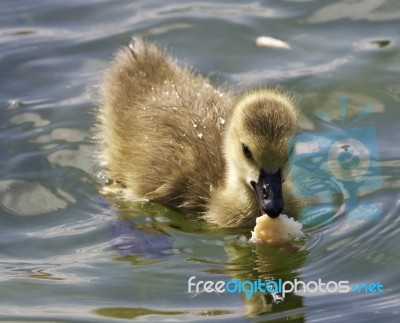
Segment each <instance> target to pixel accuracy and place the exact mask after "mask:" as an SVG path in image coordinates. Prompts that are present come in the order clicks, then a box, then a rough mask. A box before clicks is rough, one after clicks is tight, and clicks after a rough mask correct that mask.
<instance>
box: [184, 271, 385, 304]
mask: <svg viewBox="0 0 400 323" xmlns="http://www.w3.org/2000/svg"><path fill="white" fill-rule="evenodd" d="M187 286H188V290H187V291H188V293H189V294H195V295H199V294H202V293H207V294H210V293H217V294H221V293H229V294H233V293H244V294H245V295H246V298H250V297H251V296H253V295H254V294H255V293H264V294H265V293H270V294H278V295H280V296H281V297H282V299H283V298H284V297H285V295H286V294H288V293H302V294H315V293H316V294H321V293H322V294H326V293H328V294H329V293H330V294H336V293H350V292H356V293H365V294H371V293H372V294H378V293H383V284H381V283H380V282H372V283H359V284H354V285H352V284H350V282H349V281H348V280H341V281H338V282H336V281H333V280H330V281H328V282H323V281H322V279H318V280H317V281H313V280H312V281H308V282H304V281H302V280H299V279H295V280H294V281H283V280H282V279H281V278H279V279H276V280H273V279H271V280H262V279H260V278H259V279H257V280H254V281H250V280H244V281H241V280H239V279H231V280H229V281H227V282H225V281H222V280H219V281H217V282H214V281H211V280H206V281H203V280H197V279H196V276H192V277H190V278H189V279H188V285H187Z"/></svg>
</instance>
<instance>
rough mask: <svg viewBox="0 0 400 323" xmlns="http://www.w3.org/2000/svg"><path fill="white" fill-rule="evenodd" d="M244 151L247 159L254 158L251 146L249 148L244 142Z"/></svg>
mask: <svg viewBox="0 0 400 323" xmlns="http://www.w3.org/2000/svg"><path fill="white" fill-rule="evenodd" d="M242 151H243V155H244V156H245V157H246V158H247V159H249V160H252V159H253V155H252V153H251V151H250V148H249V147H248V146H247V145H245V144H242Z"/></svg>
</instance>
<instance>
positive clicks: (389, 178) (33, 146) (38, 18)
mask: <svg viewBox="0 0 400 323" xmlns="http://www.w3.org/2000/svg"><path fill="white" fill-rule="evenodd" d="M0 8H1V10H0V15H1V19H0V46H1V47H0V48H1V49H0V62H1V71H2V73H1V76H0V108H1V114H0V125H1V126H0V127H1V131H0V143H1V149H0V163H1V167H0V172H1V173H0V174H1V177H0V204H1V209H0V212H1V217H0V222H1V226H0V241H1V249H0V251H1V254H0V319H2V320H6V321H8V322H11V321H24V322H26V321H39V322H94V321H96V322H102V321H104V322H112V321H115V322H120V321H121V319H127V320H133V319H135V320H142V321H155V322H161V321H189V320H196V321H209V320H219V321H226V322H241V321H257V322H258V321H259V322H262V321H268V320H271V321H279V320H282V321H286V320H293V321H310V322H314V321H340V322H342V321H343V322H350V321H351V322H359V321H363V322H366V321H371V322H376V321H377V320H383V321H385V322H389V321H392V322H397V321H398V320H399V316H398V314H399V304H400V303H399V302H400V297H399V284H398V282H399V269H398V268H399V265H400V260H399V246H400V244H399V242H400V241H399V216H398V215H399V198H400V196H399V195H400V194H399V190H398V188H399V186H400V172H399V169H400V151H399V145H398V143H399V141H400V132H399V131H398V119H399V117H400V113H399V110H398V105H399V102H400V83H399V78H398V73H399V71H400V54H399V53H400V51H399V40H400V39H399V33H398V31H399V23H400V22H399V20H400V7H399V4H398V2H397V1H395V0H392V1H390V0H379V1H378V0H376V1H375V0H374V1H370V0H357V1H351V2H350V1H344V0H343V1H312V0H311V1H306V0H304V1H301V0H286V1H258V2H257V1H254V2H246V3H245V2H241V1H176V2H171V1H170V2H165V1H160V0H158V1H144V0H142V1H118V2H116V1H106V0H103V1H95V0H91V1H79V0H74V1H67V2H60V1H48V0H47V1H46V0H44V1H40V2H39V1H29V0H19V1H12V0H5V1H2V4H1V5H0ZM133 34H140V35H143V36H145V37H147V38H149V39H151V40H155V41H157V42H158V43H160V44H162V45H166V46H168V47H169V48H171V50H172V51H173V53H174V54H175V55H176V56H177V57H179V58H181V59H182V60H183V61H184V62H186V63H190V64H192V65H194V66H196V68H197V69H198V70H199V71H200V72H202V73H204V74H210V75H211V77H212V79H213V80H214V81H215V82H217V83H232V84H233V86H234V87H236V88H238V89H244V88H247V87H250V86H252V85H257V84H260V83H261V84H276V83H278V84H281V85H282V86H284V87H286V88H288V89H289V90H290V91H292V92H293V93H294V94H295V96H296V98H297V99H298V101H299V104H300V106H301V108H302V112H303V115H304V117H303V120H302V126H303V129H304V131H303V132H304V133H306V134H310V133H311V134H318V136H319V137H318V138H324V135H323V133H325V135H326V133H327V132H329V131H331V132H332V131H333V132H334V133H335V134H334V135H333V138H334V140H339V139H340V138H342V139H343V138H345V137H346V136H347V137H348V136H350V137H351V136H352V135H353V133H352V132H351V131H352V130H351V129H352V128H354V127H358V128H365V127H367V126H370V127H373V129H374V133H373V134H374V138H375V139H373V140H372V139H368V140H367V141H368V142H367V143H365V144H366V145H367V146H368V145H369V144H371V143H372V144H371V145H374V146H375V148H374V147H370V146H368V149H369V152H370V160H371V165H373V167H372V168H371V171H370V172H369V173H367V174H365V175H364V177H363V180H362V181H361V182H360V181H358V182H357V185H353V184H350V186H349V182H346V181H341V180H340V179H338V178H337V177H335V176H333V175H332V173H330V171H331V170H330V169H328V168H326V165H327V162H326V159H321V157H318V156H317V157H316V158H314V159H312V160H311V161H309V163H302V162H301V160H300V161H299V167H300V169H302V170H303V172H300V173H299V174H303V175H304V174H308V176H305V177H304V178H302V180H304V181H305V183H306V184H307V185H306V184H304V185H300V186H304V187H307V188H308V191H307V192H306V193H304V192H302V191H301V190H300V191H299V194H303V193H304V194H305V195H304V194H303V196H306V197H307V198H309V199H311V200H313V203H312V208H311V209H309V210H308V213H306V214H303V215H302V217H303V218H302V219H303V221H304V223H306V224H307V225H306V227H305V233H306V237H305V238H304V239H302V240H300V241H297V242H295V243H294V244H293V245H292V246H280V247H276V246H275V247H272V246H253V245H248V244H247V243H245V242H243V239H238V237H239V236H241V235H242V234H246V233H243V232H232V231H222V230H218V231H216V230H209V229H207V227H206V226H205V225H204V224H202V223H200V222H193V221H189V220H186V219H184V217H183V216H182V215H180V214H178V213H175V212H172V211H169V210H167V209H165V208H164V207H162V206H159V205H154V204H137V205H133V204H127V203H112V201H110V200H107V199H106V198H105V197H104V196H101V195H100V194H99V193H98V191H99V190H98V189H99V185H98V184H97V183H96V177H95V175H96V174H97V171H98V170H97V169H96V167H95V165H93V163H92V161H91V157H92V155H93V153H94V151H95V148H94V147H93V145H92V143H91V135H90V131H91V128H92V126H93V120H92V118H91V116H90V111H91V108H92V106H93V105H94V102H95V95H94V94H95V92H96V91H95V87H96V84H97V83H98V81H99V78H100V76H101V71H102V70H103V69H104V68H105V67H106V66H107V64H108V62H109V59H110V58H111V56H112V53H113V52H114V50H115V49H116V48H117V47H118V46H122V45H124V44H127V43H128V42H129V39H130V37H131V35H133ZM262 35H266V36H271V37H275V38H278V39H281V40H283V41H285V42H286V43H288V44H289V45H290V47H291V48H290V49H277V48H268V47H263V48H261V47H257V46H256V45H255V41H256V38H257V37H259V36H262ZM346 98H347V111H346V115H345V117H344V114H343V111H344V109H343V105H342V109H341V108H340V107H341V105H340V104H341V103H340V102H342V101H343V100H346ZM341 100H342V101H341ZM365 108H366V109H367V110H368V111H369V112H370V114H368V115H366V116H365V118H364V119H362V120H360V121H359V122H355V124H354V125H351V127H348V126H349V125H350V124H351V122H352V121H353V120H355V118H357V116H359V115H360V114H362V113H363V111H364V109H365ZM342 121H343V122H344V123H342ZM356 121H357V120H356ZM350 128H351V129H350ZM340 133H344V137H340V135H339V134H340ZM370 134H371V132H367V133H366V132H362V134H361V135H360V137H359V138H358V139H359V140H361V141H363V140H364V139H365V138H370V137H368V136H369V135H370ZM312 136H313V137H312V138H314V139H315V138H316V135H312ZM321 136H322V137H321ZM338 136H339V137H338ZM338 138H339V139H338ZM328 139H329V140H331V141H332V134H330V135H328ZM371 140H372V141H371ZM306 142H307V140H306ZM308 142H310V140H308ZM332 142H333V141H332ZM339 157H340V156H339ZM339 157H338V158H339ZM318 158H319V159H318ZM340 158H342V157H340ZM343 158H344V159H343V160H342V162H343V164H341V165H344V166H345V167H350V168H351V167H353V166H354V165H353V166H352V164H351V162H354V159H351V158H350V159H349V158H348V156H344V157H343ZM310 165H312V166H311V172H309V173H307V172H306V171H304V169H307V167H306V166H310ZM313 169H315V172H313V171H312V170H313ZM309 170H310V167H308V171H309ZM321 172H322V173H323V174H324V176H322V177H321V176H319V175H320V174H321ZM317 175H318V176H317ZM297 178H299V177H297ZM364 180H365V181H364ZM365 183H367V184H365ZM368 183H370V184H371V183H372V184H371V185H370V184H368ZM363 185H366V186H365V187H364V186H363ZM350 202H351V203H350ZM362 205H364V208H362V209H357V207H359V206H362ZM365 205H367V206H369V207H373V208H374V207H375V211H376V210H379V212H378V213H376V214H375V216H372V217H366V216H365V215H366V214H367V213H368V212H369V211H368V210H369V209H368V208H365ZM356 209H357V210H358V217H354V216H351V214H352V213H351V211H352V210H356ZM321 215H322V217H321ZM353 215H354V214H353ZM310 219H317V221H314V222H312V221H311V222H310ZM307 221H308V222H307ZM191 276H196V277H197V279H202V280H213V281H218V280H223V281H228V280H229V279H234V278H238V279H241V280H242V281H244V280H247V279H249V280H253V279H258V278H262V279H268V278H272V279H279V278H281V279H282V280H283V281H293V280H294V279H296V278H297V279H301V280H303V281H306V282H307V281H312V280H315V281H317V280H318V279H322V280H323V281H330V280H332V281H340V280H348V281H350V283H352V284H358V283H373V282H380V283H381V284H383V286H384V287H383V289H384V292H383V293H365V292H362V293H357V292H350V293H332V294H321V293H319V294H316V293H301V292H298V293H289V294H288V295H286V297H285V299H284V300H283V301H281V302H279V300H278V299H277V297H276V295H275V296H273V295H269V294H265V295H263V294H256V295H254V296H252V297H251V298H246V297H245V295H244V294H228V293H225V294H219V295H216V294H207V293H202V294H200V295H194V294H188V293H187V280H188V278H189V277H191Z"/></svg>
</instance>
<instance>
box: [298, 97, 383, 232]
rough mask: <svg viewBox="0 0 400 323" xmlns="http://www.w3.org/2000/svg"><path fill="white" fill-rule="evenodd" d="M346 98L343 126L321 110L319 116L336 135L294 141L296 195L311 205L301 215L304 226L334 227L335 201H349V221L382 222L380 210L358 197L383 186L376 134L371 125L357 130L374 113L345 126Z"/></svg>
mask: <svg viewBox="0 0 400 323" xmlns="http://www.w3.org/2000/svg"><path fill="white" fill-rule="evenodd" d="M347 101H348V99H347V97H339V108H340V115H341V122H340V124H336V123H335V122H334V121H333V120H332V119H331V118H330V117H329V115H327V114H326V113H325V112H324V111H323V110H321V109H317V110H316V111H315V115H316V116H317V117H318V118H319V119H321V120H323V121H324V122H326V123H328V124H329V125H330V126H331V127H333V128H335V130H332V131H325V132H318V133H311V132H310V133H301V134H299V135H297V136H296V137H295V138H294V141H295V143H294V145H295V146H294V148H295V149H294V153H293V155H292V157H291V177H292V181H293V189H294V193H295V195H296V196H297V197H299V198H300V199H304V200H306V203H307V204H308V205H307V206H306V207H305V209H304V210H303V211H302V213H301V215H300V221H301V222H302V223H304V224H310V225H317V224H323V223H330V222H331V221H332V219H333V212H334V203H333V201H334V196H335V194H339V195H341V196H344V197H345V207H346V209H345V211H346V215H347V218H348V219H350V220H378V219H380V217H381V209H382V205H381V204H379V203H368V202H363V201H361V200H360V196H361V195H362V194H365V193H367V192H369V191H372V190H374V189H377V188H379V187H381V186H382V180H381V176H380V175H381V170H380V163H379V152H378V144H377V139H376V131H375V128H374V127H372V126H364V127H356V124H357V123H358V122H360V121H361V120H363V119H364V118H365V117H367V116H368V115H370V114H371V112H372V108H371V107H369V106H366V107H364V109H363V112H362V113H360V114H359V115H358V116H357V117H356V118H354V119H353V120H351V121H350V122H348V123H346V112H347Z"/></svg>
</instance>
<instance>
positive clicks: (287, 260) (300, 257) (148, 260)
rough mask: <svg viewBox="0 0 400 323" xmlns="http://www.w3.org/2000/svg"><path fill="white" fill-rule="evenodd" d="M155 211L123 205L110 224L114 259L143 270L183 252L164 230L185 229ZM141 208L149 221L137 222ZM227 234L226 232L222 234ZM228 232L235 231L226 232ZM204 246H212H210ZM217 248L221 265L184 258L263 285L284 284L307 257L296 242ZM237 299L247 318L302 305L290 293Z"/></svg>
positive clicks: (114, 314) (206, 232)
mask: <svg viewBox="0 0 400 323" xmlns="http://www.w3.org/2000/svg"><path fill="white" fill-rule="evenodd" d="M154 207H155V205H154V204H153V203H137V204H131V206H130V207H127V205H124V207H123V209H121V210H119V212H120V214H119V216H118V218H117V219H116V220H115V221H113V222H112V226H113V232H114V233H113V239H112V240H111V245H112V248H113V249H115V250H117V251H118V253H119V254H120V256H119V257H116V258H114V260H117V261H127V262H130V263H131V264H132V265H134V266H137V265H141V266H143V265H152V264H156V263H159V262H162V261H165V260H166V259H167V258H168V256H169V255H172V254H177V253H180V252H187V251H186V250H179V249H176V248H174V241H173V239H172V235H171V234H170V233H169V231H171V229H172V230H179V231H180V232H187V231H188V229H187V228H186V229H185V228H184V229H182V228H181V227H180V225H179V224H178V222H180V221H179V220H178V221H177V219H176V218H175V219H174V216H171V217H168V216H167V215H168V214H172V215H175V216H176V214H175V213H174V212H164V213H163V214H164V216H163V218H162V219H159V220H158V221H157V220H156V219H157V213H158V212H159V211H157V208H155V209H154ZM152 208H153V213H152V212H151V211H150V210H151V209H152ZM158 208H159V206H158ZM144 210H146V213H145V214H146V215H147V220H148V221H150V222H145V223H140V214H142V212H144ZM129 214H130V215H129ZM149 215H151V218H149V217H148V216H149ZM180 217H181V216H180ZM181 220H182V219H181ZM187 222H188V220H185V219H183V221H182V222H181V223H186V225H188V224H187ZM193 223H196V225H195V226H194V227H192V231H194V232H200V236H201V235H202V234H204V235H209V234H210V233H211V234H212V231H209V230H210V228H208V229H209V230H207V229H206V228H207V227H204V223H202V222H201V221H196V222H193ZM200 226H201V227H202V229H201V230H199V228H200ZM196 227H197V228H196ZM227 232H229V231H227ZM227 232H225V236H226V233H227ZM232 233H235V232H234V231H233V230H231V234H232ZM217 234H218V231H217ZM245 240H246V239H245ZM216 242H217V241H216ZM206 243H207V244H212V242H206ZM222 246H223V248H224V250H225V254H226V256H227V258H228V260H226V261H224V262H223V263H221V262H215V263H214V262H213V261H211V260H208V259H201V258H193V257H191V258H187V261H190V262H192V263H204V264H208V265H213V268H209V269H205V270H203V271H204V272H207V273H210V274H218V275H228V276H229V277H231V278H230V279H238V280H240V281H242V282H243V281H246V280H249V281H257V280H258V279H261V280H262V281H268V280H276V281H278V279H282V281H283V282H284V281H294V279H296V278H297V279H299V276H298V271H299V269H300V268H301V266H302V264H303V263H304V261H305V259H306V257H307V251H305V250H304V248H303V246H302V242H301V241H300V242H293V243H292V242H285V243H277V244H273V245H264V244H250V243H249V242H247V240H246V241H244V240H243V239H239V240H238V239H237V238H235V239H233V240H232V239H228V240H226V241H225V242H224V243H223V244H222ZM221 265H222V267H221ZM229 296H231V295H230V294H227V297H229ZM242 299H243V302H244V307H245V313H246V315H247V316H249V317H253V316H257V315H260V314H262V313H270V312H278V313H279V312H285V311H287V310H293V309H297V308H301V307H302V298H301V297H300V296H297V295H295V294H293V293H289V294H287V295H285V299H284V302H282V301H283V299H282V297H281V295H280V294H279V293H271V294H268V293H266V294H263V293H255V294H253V295H252V296H251V297H246V295H245V293H243V297H242ZM136 310H137V309H132V308H129V309H115V308H114V309H110V311H108V309H100V312H99V310H98V311H97V313H98V314H100V313H101V315H109V316H112V317H120V315H121V316H123V317H125V316H124V315H128V316H131V314H132V315H136ZM140 311H141V309H139V313H142V312H140ZM104 313H107V314H104ZM127 313H129V314H127ZM144 313H147V312H144ZM149 314H150V313H149ZM155 314H157V313H155ZM140 315H147V314H140ZM289 317H291V318H297V319H301V318H302V317H303V314H302V313H297V312H296V313H293V317H292V316H291V315H289Z"/></svg>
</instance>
